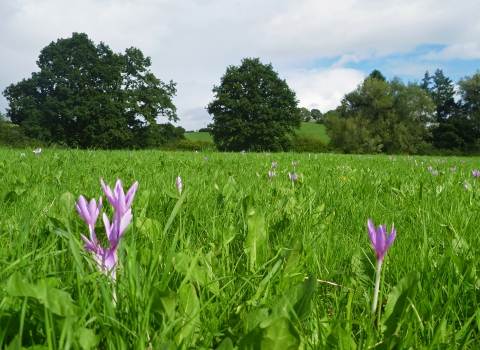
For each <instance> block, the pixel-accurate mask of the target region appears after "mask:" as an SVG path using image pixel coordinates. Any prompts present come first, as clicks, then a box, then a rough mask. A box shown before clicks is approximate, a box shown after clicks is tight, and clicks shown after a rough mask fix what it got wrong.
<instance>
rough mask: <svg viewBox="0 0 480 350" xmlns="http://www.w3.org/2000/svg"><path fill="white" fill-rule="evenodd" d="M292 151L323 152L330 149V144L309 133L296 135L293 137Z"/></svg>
mask: <svg viewBox="0 0 480 350" xmlns="http://www.w3.org/2000/svg"><path fill="white" fill-rule="evenodd" d="M292 151H294V152H299V153H302V152H312V153H323V152H327V151H328V146H327V145H326V144H325V143H324V142H323V141H322V140H318V139H316V138H314V137H312V136H309V135H302V134H300V135H295V137H294V138H293V139H292Z"/></svg>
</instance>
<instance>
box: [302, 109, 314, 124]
mask: <svg viewBox="0 0 480 350" xmlns="http://www.w3.org/2000/svg"><path fill="white" fill-rule="evenodd" d="M300 115H301V116H302V120H303V121H305V122H309V121H310V119H312V115H311V114H310V111H309V110H308V109H306V108H305V107H302V108H300Z"/></svg>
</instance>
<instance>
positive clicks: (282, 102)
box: [207, 58, 301, 151]
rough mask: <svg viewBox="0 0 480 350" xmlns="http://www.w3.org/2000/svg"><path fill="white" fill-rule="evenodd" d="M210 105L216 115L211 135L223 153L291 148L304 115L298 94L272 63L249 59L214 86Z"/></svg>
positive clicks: (233, 67)
mask: <svg viewBox="0 0 480 350" xmlns="http://www.w3.org/2000/svg"><path fill="white" fill-rule="evenodd" d="M213 92H214V94H215V97H214V100H213V101H212V102H210V103H209V104H208V106H207V110H208V113H210V114H211V115H213V123H212V124H211V125H210V127H211V128H212V131H211V134H212V135H213V140H214V142H215V144H216V145H217V148H218V149H219V150H220V151H241V150H254V151H261V150H270V151H285V150H288V149H289V146H290V140H291V136H293V135H294V130H295V129H296V128H299V127H300V123H301V114H300V111H299V108H298V107H297V105H298V100H297V98H296V95H295V92H294V91H293V90H291V89H290V88H289V87H288V85H287V83H286V82H285V80H282V79H280V78H279V76H278V73H277V72H275V71H274V70H273V67H272V65H271V64H262V63H261V62H260V60H259V59H258V58H245V59H243V60H242V63H241V65H240V66H229V67H228V68H227V71H226V73H225V74H224V75H223V76H222V77H221V79H220V85H219V86H214V88H213Z"/></svg>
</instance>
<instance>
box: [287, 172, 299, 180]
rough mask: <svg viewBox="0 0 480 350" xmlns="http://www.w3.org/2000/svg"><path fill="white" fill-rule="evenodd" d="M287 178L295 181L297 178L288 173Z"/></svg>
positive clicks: (295, 175) (294, 174)
mask: <svg viewBox="0 0 480 350" xmlns="http://www.w3.org/2000/svg"><path fill="white" fill-rule="evenodd" d="M288 177H289V178H290V180H296V179H297V178H298V175H297V174H296V173H293V174H290V173H288Z"/></svg>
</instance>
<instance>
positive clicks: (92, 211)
mask: <svg viewBox="0 0 480 350" xmlns="http://www.w3.org/2000/svg"><path fill="white" fill-rule="evenodd" d="M75 208H76V209H77V212H78V213H79V214H80V216H81V217H82V219H83V221H85V223H86V224H87V225H88V231H89V233H90V239H88V238H87V237H85V236H84V235H82V234H80V236H81V237H82V239H83V241H84V242H85V246H84V248H85V250H86V251H87V252H94V253H97V252H98V248H99V245H98V240H97V236H96V235H95V224H96V222H97V219H98V215H99V214H100V209H101V208H102V197H100V198H99V200H98V206H97V203H96V201H95V198H93V199H92V200H91V201H90V203H88V202H87V200H86V199H85V197H84V196H80V197H78V203H75Z"/></svg>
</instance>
